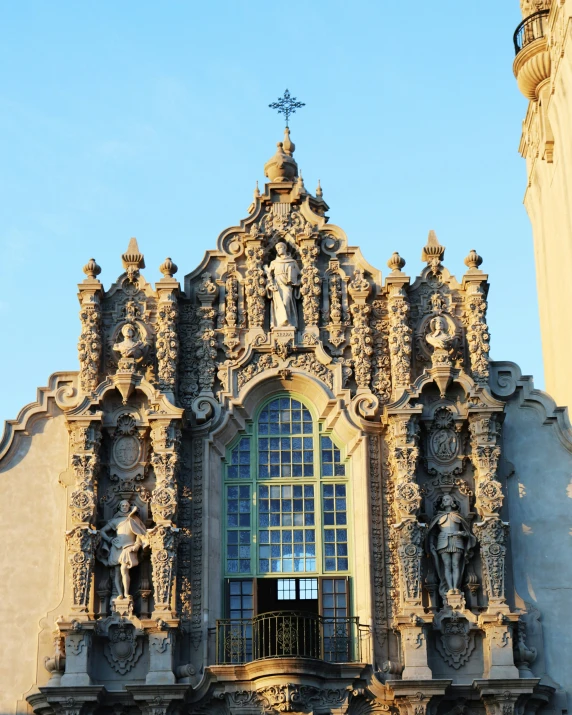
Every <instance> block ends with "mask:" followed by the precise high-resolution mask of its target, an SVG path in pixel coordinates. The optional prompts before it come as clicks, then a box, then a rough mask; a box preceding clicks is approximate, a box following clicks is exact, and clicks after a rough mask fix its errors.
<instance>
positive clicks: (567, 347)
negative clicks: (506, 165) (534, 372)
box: [513, 0, 572, 406]
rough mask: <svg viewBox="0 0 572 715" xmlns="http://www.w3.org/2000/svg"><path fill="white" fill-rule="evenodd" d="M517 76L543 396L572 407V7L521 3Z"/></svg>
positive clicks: (548, 1)
mask: <svg viewBox="0 0 572 715" xmlns="http://www.w3.org/2000/svg"><path fill="white" fill-rule="evenodd" d="M520 6H521V11H522V16H523V19H522V22H521V23H520V24H519V25H518V27H517V28H516V31H515V33H514V38H513V40H514V49H515V53H516V57H515V60H514V65H513V71H514V75H515V77H516V80H517V83H518V87H519V89H520V91H521V92H522V93H523V94H524V96H525V97H526V98H527V99H528V100H529V104H528V110H527V113H526V117H525V119H524V122H523V126H522V137H521V141H520V147H519V151H520V153H521V155H522V156H523V157H524V158H525V159H526V170H527V186H526V191H525V195H524V205H525V207H526V210H527V212H528V215H529V217H530V221H531V223H532V230H533V235H534V251H535V261H536V275H537V286H538V303H539V309H540V325H541V332H542V350H543V356H544V369H545V378H546V390H547V391H548V392H549V393H550V394H552V395H553V396H554V397H555V399H556V402H557V403H558V404H559V405H568V406H569V405H571V404H572V381H571V380H570V379H569V377H568V370H569V356H570V353H571V351H572V331H571V330H570V317H569V309H568V306H570V305H571V304H572V282H571V281H570V275H571V274H572V107H571V105H570V96H569V95H570V91H572V86H571V83H572V35H571V33H570V28H571V20H572V2H570V0H521V2H520Z"/></svg>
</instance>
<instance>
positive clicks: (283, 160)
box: [264, 127, 298, 182]
mask: <svg viewBox="0 0 572 715" xmlns="http://www.w3.org/2000/svg"><path fill="white" fill-rule="evenodd" d="M276 147H277V149H276V154H274V156H273V157H272V158H271V159H269V160H268V161H267V162H266V164H265V165H264V176H267V177H268V178H269V179H270V181H277V182H281V181H294V179H296V177H297V176H298V164H297V163H296V159H294V157H293V156H292V154H293V153H294V149H295V148H296V147H295V146H294V143H293V142H292V141H290V130H289V129H288V127H286V129H285V130H284V141H283V142H278V144H277V145H276Z"/></svg>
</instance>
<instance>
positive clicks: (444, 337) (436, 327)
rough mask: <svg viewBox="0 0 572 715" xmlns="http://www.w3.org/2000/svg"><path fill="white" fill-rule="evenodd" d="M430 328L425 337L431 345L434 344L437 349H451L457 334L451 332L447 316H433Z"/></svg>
mask: <svg viewBox="0 0 572 715" xmlns="http://www.w3.org/2000/svg"><path fill="white" fill-rule="evenodd" d="M430 328H431V332H430V333H427V337H426V338H425V339H426V340H427V342H428V343H429V345H432V346H433V347H434V348H435V349H436V350H449V348H450V347H451V343H452V342H453V340H454V339H455V336H454V335H451V334H450V333H449V326H448V324H447V321H446V320H445V318H443V317H442V316H441V315H438V316H437V317H436V318H433V320H432V321H431V324H430Z"/></svg>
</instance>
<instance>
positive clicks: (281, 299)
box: [264, 241, 300, 328]
mask: <svg viewBox="0 0 572 715" xmlns="http://www.w3.org/2000/svg"><path fill="white" fill-rule="evenodd" d="M264 270H265V271H266V275H267V276H268V284H267V292H268V297H269V298H271V299H272V309H271V318H270V324H271V326H272V327H273V328H297V327H298V309H297V307H296V298H298V297H299V290H296V289H297V288H299V286H300V269H299V268H298V264H297V263H296V260H295V259H294V258H292V256H291V255H290V254H289V253H288V248H287V246H286V244H285V243H284V242H283V241H279V242H278V243H277V244H276V258H275V259H274V260H273V261H272V262H271V263H270V265H269V266H265V268H264Z"/></svg>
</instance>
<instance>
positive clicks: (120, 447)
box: [113, 435, 141, 469]
mask: <svg viewBox="0 0 572 715" xmlns="http://www.w3.org/2000/svg"><path fill="white" fill-rule="evenodd" d="M140 452H141V448H140V445H139V440H138V439H137V437H134V436H133V435H124V436H123V437H119V439H118V440H117V441H116V442H115V444H114V445H113V458H114V459H115V462H116V463H117V465H118V466H119V467H121V468H122V469H132V468H133V467H134V466H135V465H136V464H137V462H138V461H139V455H140Z"/></svg>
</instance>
